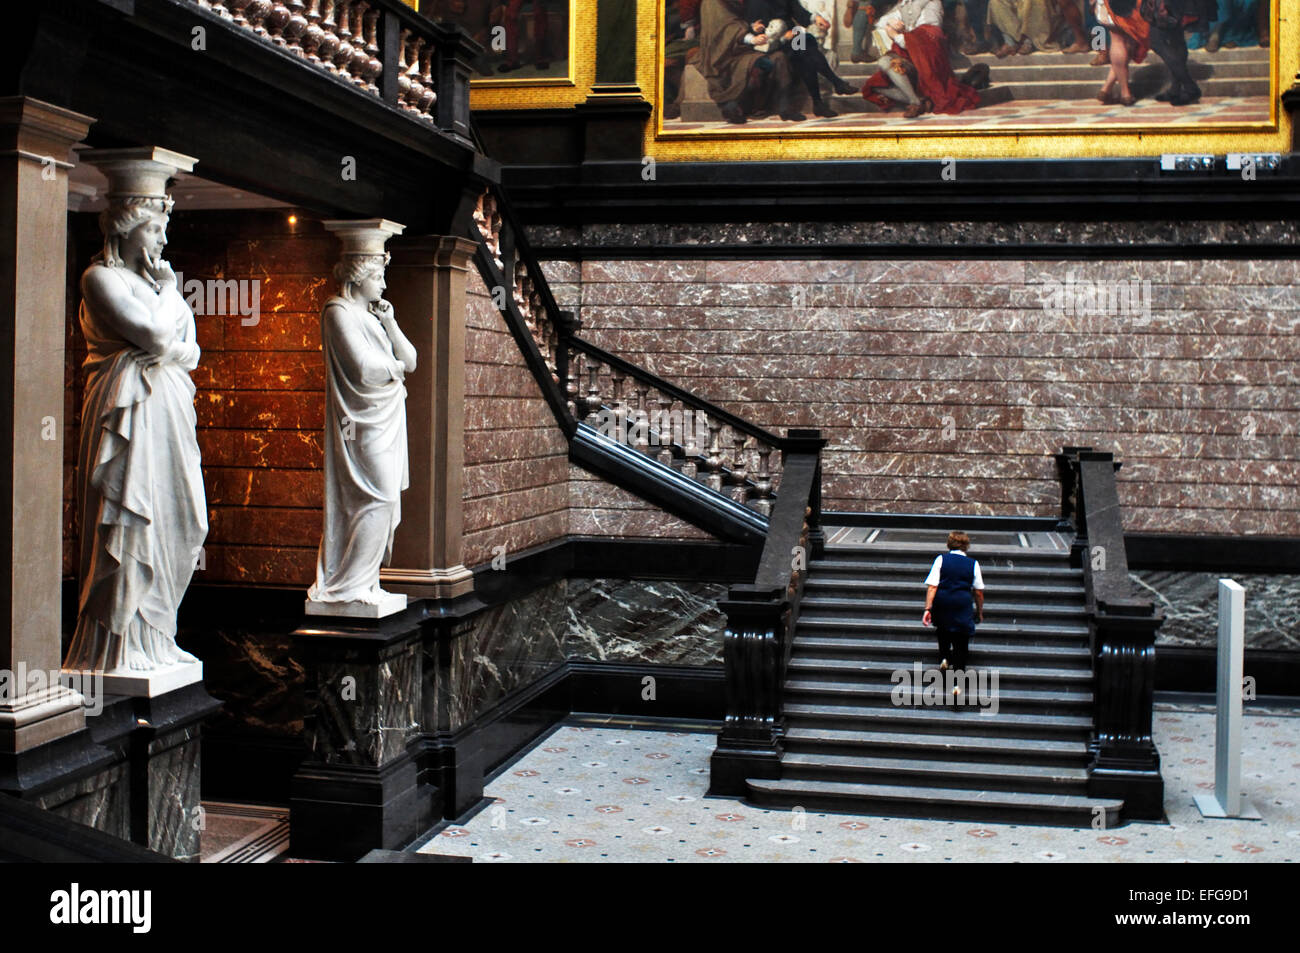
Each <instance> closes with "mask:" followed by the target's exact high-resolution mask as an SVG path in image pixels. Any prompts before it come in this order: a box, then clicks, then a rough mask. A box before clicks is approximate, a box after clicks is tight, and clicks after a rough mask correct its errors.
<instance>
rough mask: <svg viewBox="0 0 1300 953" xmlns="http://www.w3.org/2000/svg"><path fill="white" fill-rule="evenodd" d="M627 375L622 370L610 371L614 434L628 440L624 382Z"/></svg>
mask: <svg viewBox="0 0 1300 953" xmlns="http://www.w3.org/2000/svg"><path fill="white" fill-rule="evenodd" d="M625 380H627V375H626V374H624V373H623V372H622V371H620V370H614V369H611V370H610V375H609V382H610V397H611V400H612V403H613V407H614V421H613V423H614V432H615V433H616V434H621V435H623V439H624V440H626V439H627V417H628V413H627V404H626V402H625V401H624V399H623V382H624V381H625Z"/></svg>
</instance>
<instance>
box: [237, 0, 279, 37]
mask: <svg viewBox="0 0 1300 953" xmlns="http://www.w3.org/2000/svg"><path fill="white" fill-rule="evenodd" d="M274 9H275V4H274V3H272V2H271V0H250V3H249V4H248V6H247V7H246V8H245V10H244V17H245V18H246V19H247V21H248V26H249V28H250V29H251V30H252V31H253V33H254V34H255V35H256V36H258V37H260V38H261V39H264V40H266V39H270V33H269V32H268V31H267V29H266V20H267V18H268V17H269V16H270V15H271V13H272V12H273V11H274Z"/></svg>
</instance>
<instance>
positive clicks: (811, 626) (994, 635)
mask: <svg viewBox="0 0 1300 953" xmlns="http://www.w3.org/2000/svg"><path fill="white" fill-rule="evenodd" d="M796 631H797V632H798V633H799V634H801V635H803V634H810V635H811V634H813V633H822V632H827V631H830V632H839V633H843V634H846V635H849V634H852V635H880V636H881V637H883V638H890V639H892V638H897V637H901V636H907V635H912V636H916V637H918V638H921V639H931V640H933V639H934V638H935V632H934V629H933V628H931V627H930V626H926V625H922V624H921V620H920V619H919V618H914V619H890V620H880V619H838V618H834V617H826V616H822V615H819V614H814V613H801V614H800V615H799V622H798V625H797V629H796ZM975 631H976V636H977V637H982V638H983V639H986V640H987V639H1019V640H1022V641H1024V642H1025V643H1027V644H1029V645H1044V644H1054V643H1056V644H1059V643H1061V642H1067V643H1069V642H1078V641H1079V640H1084V639H1087V637H1088V626H1087V625H1085V624H1079V625H1030V624H1027V623H1022V622H1017V623H1015V624H1007V623H1000V622H985V623H983V624H982V625H980V626H977V627H976V630H975Z"/></svg>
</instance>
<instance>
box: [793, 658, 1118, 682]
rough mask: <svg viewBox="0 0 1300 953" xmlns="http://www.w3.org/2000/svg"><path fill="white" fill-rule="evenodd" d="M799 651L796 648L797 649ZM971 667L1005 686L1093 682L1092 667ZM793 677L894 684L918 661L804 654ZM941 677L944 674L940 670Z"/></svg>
mask: <svg viewBox="0 0 1300 953" xmlns="http://www.w3.org/2000/svg"><path fill="white" fill-rule="evenodd" d="M797 651H798V650H797V649H796V652H797ZM969 670H973V671H975V672H976V673H977V674H978V673H979V672H985V673H989V674H992V673H994V672H996V673H997V676H998V684H999V686H1001V687H1002V688H1006V687H1009V686H1012V685H1017V684H1020V683H1030V684H1034V685H1039V686H1040V687H1049V686H1053V685H1060V686H1069V685H1091V684H1092V669H1090V668H1081V667H1075V668H1060V667H1053V666H1045V665H1016V664H1010V665H1008V664H999V665H987V664H986V665H970V666H969ZM787 671H789V672H790V676H791V677H796V676H797V677H803V678H809V677H831V676H839V675H849V676H853V677H854V678H855V679H868V678H874V679H877V680H881V681H883V682H884V683H885V684H893V683H892V682H891V678H892V677H893V675H894V673H895V672H899V671H905V672H907V673H909V674H908V677H909V678H910V677H911V675H912V673H914V672H915V668H914V664H913V662H911V661H903V660H901V659H887V658H861V659H858V658H855V659H835V658H819V657H815V656H814V657H808V656H803V655H798V654H796V655H794V656H792V657H791V659H790V664H789V666H788V667H787ZM921 671H922V678H927V677H929V675H928V673H929V672H932V671H933V672H938V671H939V669H938V666H937V665H933V664H926V665H923V666H922V669H921ZM939 674H940V675H941V676H942V675H943V674H944V673H939Z"/></svg>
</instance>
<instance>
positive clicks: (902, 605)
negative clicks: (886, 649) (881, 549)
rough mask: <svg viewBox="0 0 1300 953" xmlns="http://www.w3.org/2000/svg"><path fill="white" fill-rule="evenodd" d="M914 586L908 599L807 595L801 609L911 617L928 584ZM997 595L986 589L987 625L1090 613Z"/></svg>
mask: <svg viewBox="0 0 1300 953" xmlns="http://www.w3.org/2000/svg"><path fill="white" fill-rule="evenodd" d="M913 588H914V590H915V591H914V592H912V593H911V594H910V598H906V599H881V598H862V599H850V598H843V597H840V596H824V595H805V596H804V597H803V599H802V600H801V602H800V612H801V613H803V612H809V613H813V614H815V615H816V616H818V617H819V618H828V619H829V618H835V619H845V618H847V619H854V618H871V619H878V620H886V619H903V618H906V619H910V618H912V617H913V616H917V615H919V614H921V613H922V612H924V611H925V588H924V587H923V586H920V585H917V586H915V587H913ZM994 595H1001V596H1002V599H1001V600H1000V599H996V598H992V599H990V598H988V593H986V601H985V605H984V620H985V621H984V624H985V625H988V624H991V623H994V622H998V623H1003V624H1007V625H1014V624H1017V623H1022V622H1023V623H1043V624H1045V623H1049V622H1052V623H1056V622H1059V623H1063V624H1070V623H1072V622H1077V621H1080V620H1086V619H1087V617H1088V612H1087V610H1086V609H1085V608H1084V607H1083V606H1082V605H1077V606H1067V605H1060V604H1050V603H1049V604H1045V605H1030V604H1027V603H1023V602H1007V601H1003V600H1005V599H1014V598H1016V597H1017V596H1018V595H1019V592H1017V591H1015V590H1011V591H1010V592H1007V591H1003V590H994Z"/></svg>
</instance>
